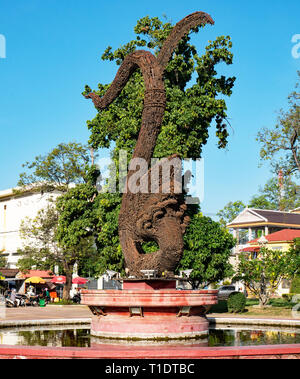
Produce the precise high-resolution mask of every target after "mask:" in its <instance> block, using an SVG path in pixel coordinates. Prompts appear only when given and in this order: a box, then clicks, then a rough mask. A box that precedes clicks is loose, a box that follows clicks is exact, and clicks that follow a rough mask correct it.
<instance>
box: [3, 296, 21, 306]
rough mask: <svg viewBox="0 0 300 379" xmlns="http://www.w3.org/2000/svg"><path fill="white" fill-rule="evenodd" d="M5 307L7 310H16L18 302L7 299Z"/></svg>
mask: <svg viewBox="0 0 300 379" xmlns="http://www.w3.org/2000/svg"><path fill="white" fill-rule="evenodd" d="M5 306H6V307H7V308H16V307H17V306H18V302H17V301H16V300H15V301H13V300H11V299H10V298H9V297H6V298H5Z"/></svg>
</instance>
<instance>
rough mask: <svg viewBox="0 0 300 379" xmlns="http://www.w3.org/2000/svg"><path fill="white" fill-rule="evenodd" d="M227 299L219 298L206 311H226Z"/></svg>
mask: <svg viewBox="0 0 300 379" xmlns="http://www.w3.org/2000/svg"><path fill="white" fill-rule="evenodd" d="M227 312H228V308H227V301H226V300H219V301H218V303H217V304H214V305H212V306H211V307H210V309H209V311H208V313H227Z"/></svg>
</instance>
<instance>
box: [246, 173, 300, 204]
mask: <svg viewBox="0 0 300 379" xmlns="http://www.w3.org/2000/svg"><path fill="white" fill-rule="evenodd" d="M299 206H300V191H299V186H298V185H297V184H296V183H295V182H293V181H292V180H291V178H290V177H285V178H284V180H283V187H282V189H281V188H280V185H279V181H278V178H271V179H269V180H268V181H267V183H266V184H265V186H264V187H263V188H262V187H260V188H259V194H258V195H254V196H253V197H252V198H251V200H250V202H249V208H257V209H274V210H281V211H288V210H291V209H295V208H297V207H299Z"/></svg>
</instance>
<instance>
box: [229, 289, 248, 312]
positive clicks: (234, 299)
mask: <svg viewBox="0 0 300 379" xmlns="http://www.w3.org/2000/svg"><path fill="white" fill-rule="evenodd" d="M227 306H228V312H233V313H241V312H243V311H244V309H245V306H246V297H245V295H244V294H243V293H241V292H235V293H232V294H231V295H229V297H228V301H227Z"/></svg>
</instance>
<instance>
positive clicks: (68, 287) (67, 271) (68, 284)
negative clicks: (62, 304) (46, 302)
mask: <svg viewBox="0 0 300 379" xmlns="http://www.w3.org/2000/svg"><path fill="white" fill-rule="evenodd" d="M64 266H65V275H66V284H65V285H64V289H63V300H69V299H70V290H71V288H72V274H73V266H74V264H67V263H66V264H65V265H64Z"/></svg>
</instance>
